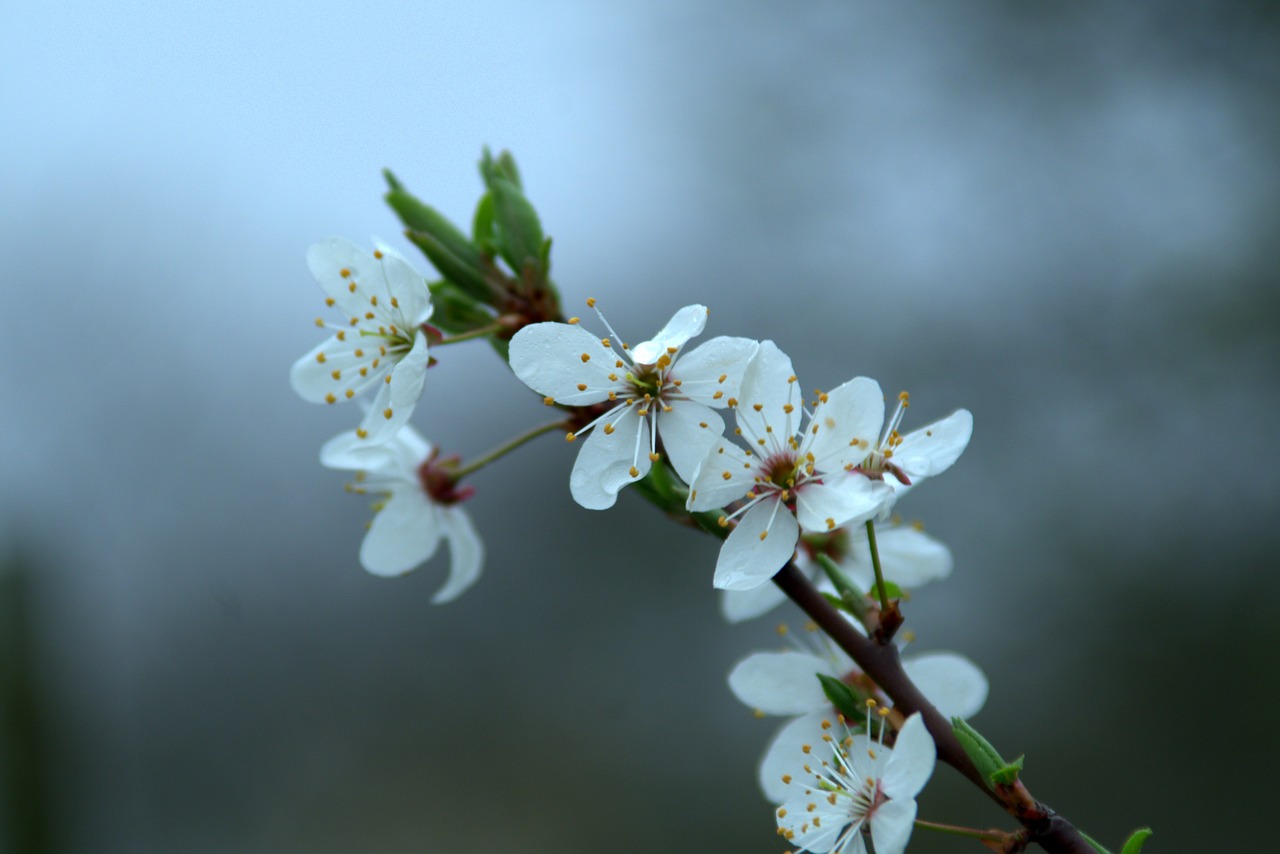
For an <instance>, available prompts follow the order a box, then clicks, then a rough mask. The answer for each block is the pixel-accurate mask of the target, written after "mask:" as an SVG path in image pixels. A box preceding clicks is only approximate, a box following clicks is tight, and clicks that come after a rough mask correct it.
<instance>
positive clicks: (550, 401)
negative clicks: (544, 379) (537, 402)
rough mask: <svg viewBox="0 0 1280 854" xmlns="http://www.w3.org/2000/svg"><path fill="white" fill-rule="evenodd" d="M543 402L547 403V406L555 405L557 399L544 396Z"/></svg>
mask: <svg viewBox="0 0 1280 854" xmlns="http://www.w3.org/2000/svg"><path fill="white" fill-rule="evenodd" d="M542 402H543V403H545V404H546V405H547V406H555V404H556V399H555V398H554V397H544V398H543V399H542Z"/></svg>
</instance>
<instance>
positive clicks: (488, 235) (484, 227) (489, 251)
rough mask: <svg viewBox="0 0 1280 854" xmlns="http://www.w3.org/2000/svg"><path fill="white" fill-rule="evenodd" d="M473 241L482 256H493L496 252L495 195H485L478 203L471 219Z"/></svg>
mask: <svg viewBox="0 0 1280 854" xmlns="http://www.w3.org/2000/svg"><path fill="white" fill-rule="evenodd" d="M471 240H472V242H473V243H475V245H476V249H477V250H479V251H480V252H481V253H482V254H484V255H488V256H490V257H492V256H493V254H494V252H495V250H494V248H493V245H494V232H493V194H492V193H485V194H484V195H483V196H481V197H480V201H479V202H477V203H476V212H475V215H474V216H472V218H471Z"/></svg>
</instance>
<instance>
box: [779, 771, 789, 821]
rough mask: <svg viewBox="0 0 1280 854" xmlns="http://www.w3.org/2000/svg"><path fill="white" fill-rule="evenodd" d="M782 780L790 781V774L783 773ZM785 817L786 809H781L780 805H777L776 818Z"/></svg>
mask: <svg viewBox="0 0 1280 854" xmlns="http://www.w3.org/2000/svg"><path fill="white" fill-rule="evenodd" d="M782 782H784V783H790V782H791V775H790V774H783V775H782ZM786 817H787V811H786V810H785V809H783V808H782V807H778V818H786Z"/></svg>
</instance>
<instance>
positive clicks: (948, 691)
mask: <svg viewBox="0 0 1280 854" xmlns="http://www.w3.org/2000/svg"><path fill="white" fill-rule="evenodd" d="M902 669H903V670H904V671H905V672H906V674H907V675H908V676H910V677H911V681H912V682H914V683H916V687H917V688H919V689H920V693H922V694H924V696H925V698H926V699H927V700H928V701H929V702H930V703H933V705H935V706H937V708H938V711H939V712H941V713H942V716H943V717H945V718H951V717H961V718H968V717H972V716H973V715H976V714H977V713H978V712H979V711H981V710H982V706H983V704H984V703H986V702H987V692H988V690H989V689H990V686H989V684H988V682H987V677H986V676H985V675H984V674H983V672H982V670H981V669H980V668H979V667H978V665H976V664H974V663H973V662H972V661H970V660H969V659H967V658H965V657H964V656H963V655H957V654H956V653H954V652H928V653H923V654H921V655H914V656H910V657H908V658H905V659H903V661H902Z"/></svg>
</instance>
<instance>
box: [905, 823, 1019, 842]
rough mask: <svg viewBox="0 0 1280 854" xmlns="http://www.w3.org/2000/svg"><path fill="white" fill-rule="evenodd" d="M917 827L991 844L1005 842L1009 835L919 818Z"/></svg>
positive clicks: (1000, 831)
mask: <svg viewBox="0 0 1280 854" xmlns="http://www.w3.org/2000/svg"><path fill="white" fill-rule="evenodd" d="M915 825H916V827H919V828H922V829H924V830H935V831H937V832H938V833H948V834H951V835H952V836H967V837H969V838H970V839H985V840H988V841H991V842H1003V841H1004V840H1005V839H1006V838H1008V836H1009V834H1007V833H1005V832H1004V831H1003V830H978V829H977V828H974V827H960V826H958V825H954V824H941V823H939V822H936V821H925V820H924V819H922V818H918V819H916V821H915Z"/></svg>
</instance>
